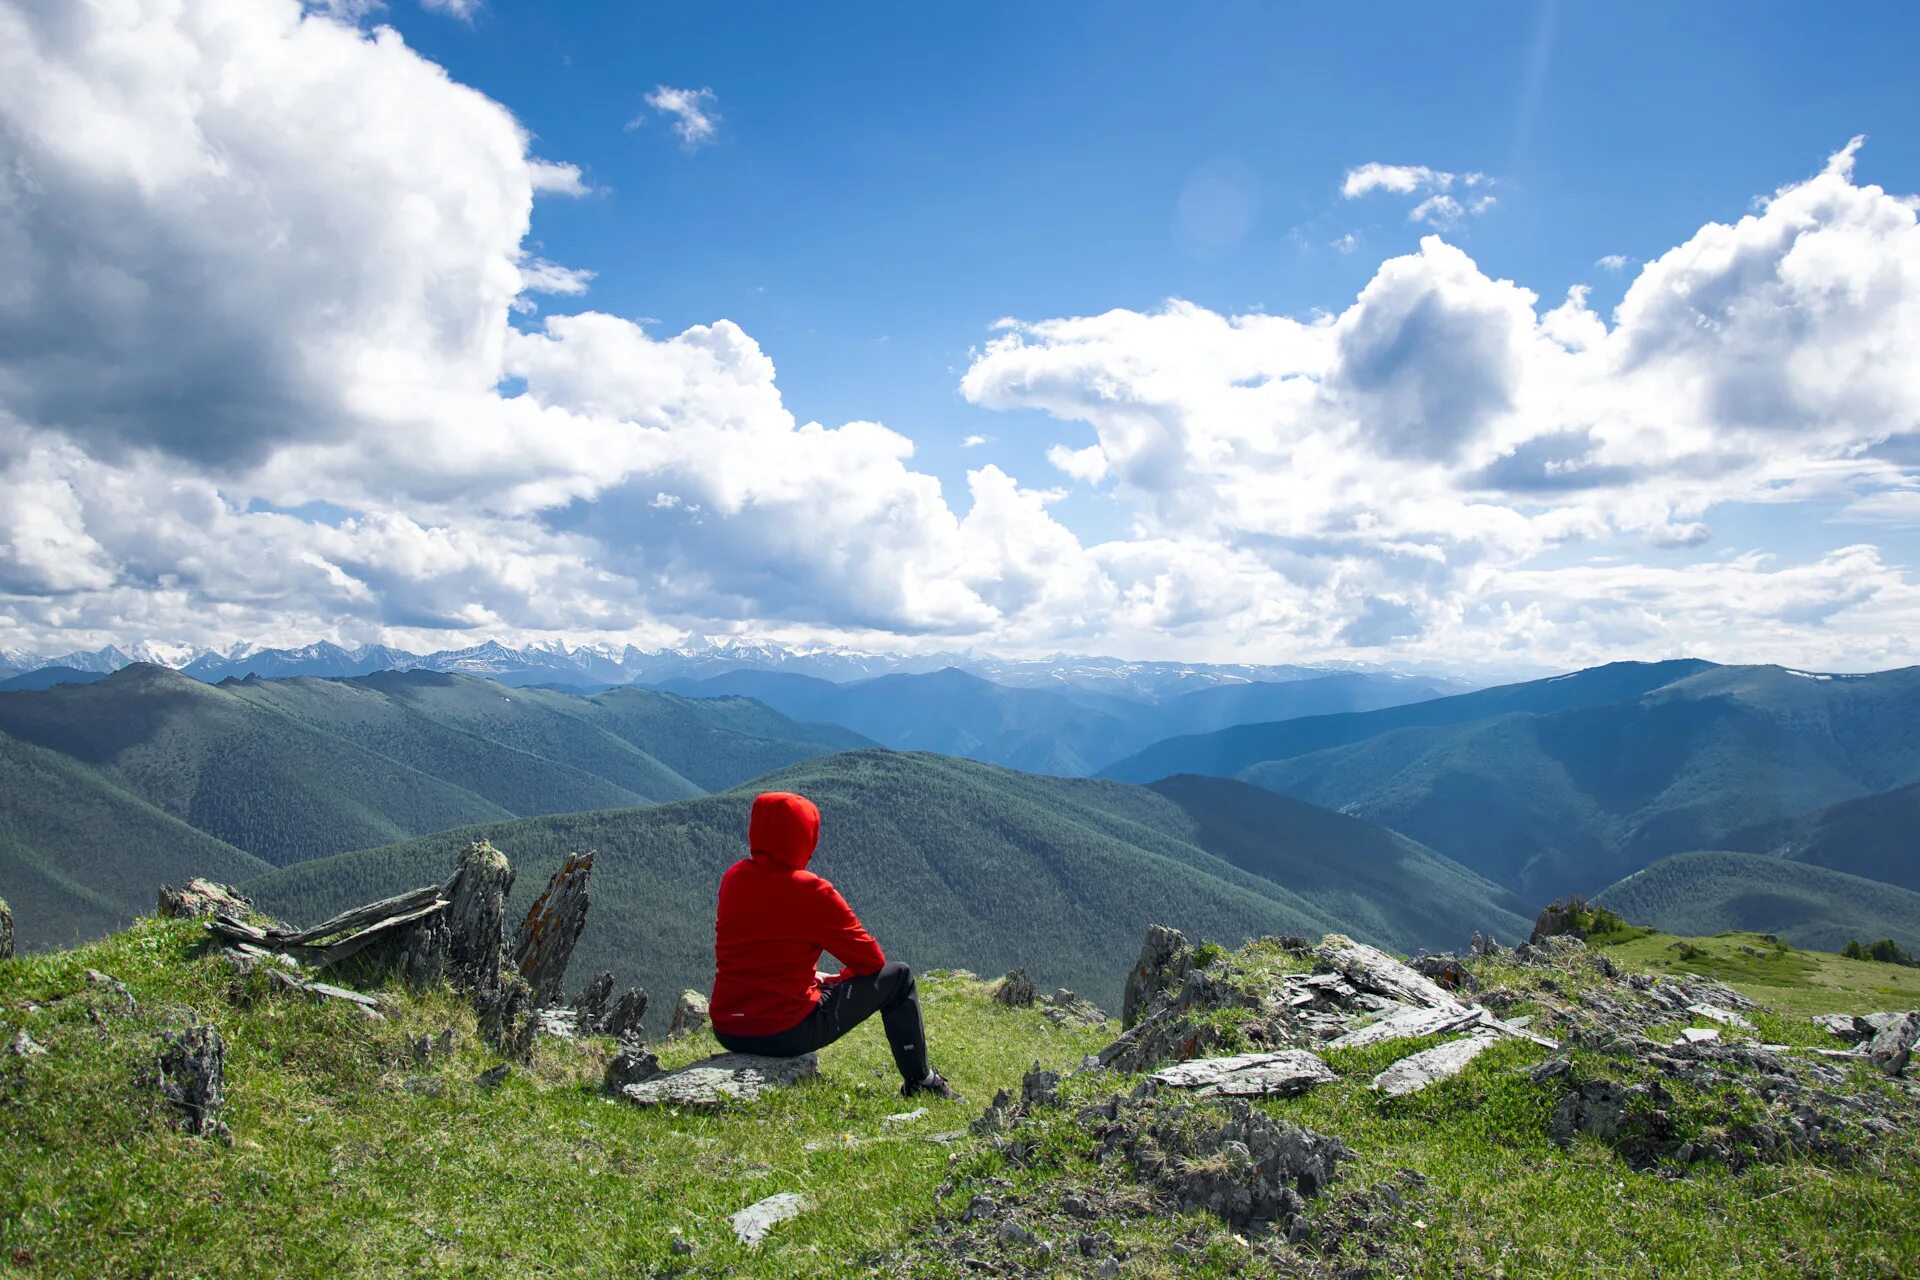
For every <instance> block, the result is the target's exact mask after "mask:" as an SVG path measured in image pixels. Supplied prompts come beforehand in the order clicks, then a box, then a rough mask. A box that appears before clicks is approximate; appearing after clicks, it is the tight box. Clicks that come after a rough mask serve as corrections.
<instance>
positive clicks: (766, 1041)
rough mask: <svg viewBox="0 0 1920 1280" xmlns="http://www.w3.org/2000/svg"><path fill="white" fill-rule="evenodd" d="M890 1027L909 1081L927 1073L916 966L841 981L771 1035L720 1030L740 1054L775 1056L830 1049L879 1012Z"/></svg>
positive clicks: (888, 967) (890, 968)
mask: <svg viewBox="0 0 1920 1280" xmlns="http://www.w3.org/2000/svg"><path fill="white" fill-rule="evenodd" d="M876 1013H878V1014H879V1015H880V1021H881V1025H883V1026H884V1027H885V1028H886V1032H887V1044H888V1046H889V1047H890V1048H891V1049H892V1050H893V1064H894V1066H896V1067H898V1068H899V1069H900V1077H901V1079H903V1080H905V1081H906V1082H907V1083H908V1084H918V1083H920V1082H921V1081H923V1080H925V1079H926V1078H927V1074H928V1072H927V1038H926V1029H925V1026H924V1024H923V1023H922V1021H921V1017H920V992H919V988H917V987H916V986H915V985H914V981H913V970H911V969H909V968H907V966H906V965H904V964H896V963H888V964H886V965H884V966H882V967H881V969H880V971H879V972H878V973H870V974H867V975H866V976H865V977H860V978H848V979H847V980H846V981H845V982H836V983H834V984H833V985H832V986H830V987H828V988H827V989H826V990H825V991H824V992H822V993H821V996H820V1003H819V1004H818V1005H816V1006H815V1007H814V1010H813V1012H812V1013H810V1014H808V1015H807V1016H806V1017H805V1018H803V1019H801V1021H800V1022H799V1023H798V1024H797V1025H795V1026H793V1027H791V1028H789V1029H788V1030H786V1031H782V1032H780V1033H778V1034H777V1035H771V1036H734V1035H725V1034H720V1033H717V1032H716V1035H717V1038H718V1039H719V1040H720V1043H721V1044H722V1045H723V1046H725V1047H726V1048H728V1049H731V1050H733V1051H734V1052H736V1053H758V1054H764V1055H766V1056H768V1057H774V1058H792V1057H798V1056H799V1055H800V1054H803V1053H812V1052H813V1051H814V1050H816V1049H821V1048H825V1047H826V1046H827V1045H830V1044H832V1043H833V1042H834V1041H836V1040H838V1039H839V1038H840V1037H841V1036H844V1035H846V1034H847V1032H849V1031H851V1030H853V1029H854V1028H855V1027H857V1026H859V1025H860V1024H861V1023H863V1022H865V1021H866V1020H867V1019H868V1018H871V1017H872V1016H873V1015H874V1014H876Z"/></svg>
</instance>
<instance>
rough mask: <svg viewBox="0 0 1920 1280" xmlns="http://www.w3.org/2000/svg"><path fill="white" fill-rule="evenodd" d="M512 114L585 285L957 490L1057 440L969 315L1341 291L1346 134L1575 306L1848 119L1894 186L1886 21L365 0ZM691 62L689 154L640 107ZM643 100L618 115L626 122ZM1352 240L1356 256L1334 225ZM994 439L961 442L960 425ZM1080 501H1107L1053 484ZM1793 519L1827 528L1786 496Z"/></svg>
mask: <svg viewBox="0 0 1920 1280" xmlns="http://www.w3.org/2000/svg"><path fill="white" fill-rule="evenodd" d="M381 16H382V18H383V19H384V20H386V21H390V22H392V23H393V24H394V25H395V26H397V27H398V28H399V29H400V30H401V31H403V32H404V33H405V34H406V37H407V40H408V42H409V43H411V44H413V45H415V46H416V47H418V48H419V49H420V50H422V51H423V52H424V53H426V54H427V55H428V56H430V57H432V58H433V59H434V60H435V61H436V62H439V63H441V64H442V65H444V66H446V67H447V68H448V69H449V70H450V71H451V72H452V73H453V74H454V75H455V76H456V77H457V78H458V79H460V80H462V81H465V82H467V83H470V84H473V85H475V86H476V87H478V88H481V89H483V90H485V91H486V92H487V93H489V94H491V95H492V96H494V97H495V98H497V99H499V100H500V101H502V102H503V103H505V104H507V105H508V106H510V107H511V108H512V109H513V110H514V112H515V113H516V114H517V115H518V116H519V117H520V119H521V120H522V121H523V122H524V123H525V124H526V125H527V127H528V128H529V129H530V130H532V132H533V133H534V134H535V135H536V137H537V139H538V150H540V151H541V152H542V153H543V154H551V155H554V156H559V157H564V158H566V159H568V160H570V161H573V162H575V163H578V164H580V165H581V166H582V167H583V169H584V170H585V171H586V175H587V178H588V180H589V182H591V183H592V184H593V185H594V186H595V187H596V188H599V189H600V194H598V195H596V196H595V197H593V198H590V199H586V200H581V201H577V202H571V203H553V204H546V205H543V206H541V207H540V209H539V211H538V214H537V217H536V221H535V225H534V234H535V236H536V237H537V238H538V240H539V242H540V244H541V246H542V248H543V251H544V252H545V253H546V254H547V256H549V257H553V258H555V259H557V260H559V261H563V262H566V263H569V264H577V265H580V266H586V267H590V268H591V269H593V270H594V271H596V272H598V273H599V274H598V277H597V278H596V279H595V281H594V283H593V288H592V291H591V293H590V295H589V297H590V299H591V302H592V304H593V305H594V306H597V307H603V308H606V309H608V310H611V311H614V312H617V313H619V314H622V315H628V316H647V317H652V318H655V319H657V320H658V321H659V322H660V327H661V328H663V329H666V330H668V331H674V330H678V329H680V328H683V327H685V326H686V325H689V324H698V323H704V322H706V321H708V320H710V319H712V318H713V317H715V316H726V317H729V318H731V319H734V320H737V321H739V323H740V324H741V325H742V326H743V327H744V328H745V329H746V330H747V331H748V332H749V333H751V334H753V335H754V336H755V337H756V338H757V339H758V340H759V342H760V344H761V346H762V347H763V348H764V349H765V350H766V351H767V353H768V354H769V355H770V356H772V357H773V360H774V362H775V364H776V365H777V366H778V367H779V370H780V380H781V384H782V387H783V388H784V390H785V393H786V397H787V401H788V404H789V406H790V407H791V408H792V409H793V410H794V412H795V413H796V414H798V415H800V416H801V417H803V418H808V417H811V418H817V419H819V420H821V421H824V422H842V421H846V420H849V419H854V418H878V419H880V420H881V421H884V422H886V423H888V424H889V425H892V426H895V427H897V428H899V429H900V430H903V431H905V432H907V433H908V434H910V435H911V436H912V437H913V439H914V440H915V442H916V444H918V445H919V446H920V452H919V454H918V455H917V456H918V457H919V458H920V459H921V461H922V462H923V464H924V465H925V466H926V467H927V468H928V469H930V470H932V471H934V472H935V473H936V474H938V475H940V476H941V477H942V479H943V480H944V481H946V482H947V483H948V484H949V485H950V486H953V487H955V488H957V489H960V490H961V491H964V483H963V473H964V471H965V469H966V468H967V467H968V466H970V465H978V464H979V462H981V461H982V460H983V459H984V458H986V457H992V458H996V459H1002V460H1004V461H1005V462H1006V463H1007V465H1009V467H1010V468H1014V469H1017V470H1018V471H1021V472H1038V471H1039V470H1041V469H1042V468H1043V466H1044V464H1043V461H1042V455H1043V453H1044V451H1045V447H1046V445H1047V444H1048V443H1050V442H1051V441H1052V439H1053V438H1054V433H1053V432H1052V431H1050V430H1047V429H1045V428H1044V427H1042V428H1040V429H1038V430H1035V429H1034V425H1033V424H1032V423H1030V422H1025V421H1023V419H1024V418H1025V416H1026V415H1022V414H1011V415H1010V414H1002V413H986V412H982V411H981V410H979V409H978V408H975V407H973V406H970V405H968V404H967V403H966V402H965V401H964V400H963V399H962V398H961V397H960V396H959V395H958V394H957V390H956V387H957V383H958V378H959V374H960V372H961V371H962V370H964V368H965V367H966V364H967V361H968V352H969V351H970V350H971V349H973V348H974V347H976V346H978V345H979V344H980V343H981V342H982V341H983V340H984V338H985V336H986V334H987V328H988V326H989V325H990V324H991V323H992V322H993V321H994V320H996V319H998V318H999V317H1002V316H1008V315H1012V316H1018V317H1022V318H1033V319H1037V318H1041V317H1046V316H1060V315H1081V314H1088V313H1097V312H1100V311H1105V310H1107V309H1109V308H1112V307H1132V308H1139V309H1148V308H1152V307H1154V306H1156V305H1158V304H1159V303H1160V302H1161V301H1163V300H1164V299H1166V298H1169V297H1180V298H1185V299H1190V300H1192V301H1195V302H1198V303H1200V304H1202V305H1205V306H1207V307H1210V308H1212V309H1215V310H1220V311H1227V312H1234V313H1238V312H1243V311H1250V310H1266V311H1271V312H1276V313H1293V314H1299V313H1305V312H1308V311H1310V310H1312V309H1314V308H1316V307H1318V308H1327V309H1337V308H1339V307H1342V306H1344V305H1346V304H1347V303H1349V302H1350V301H1351V300H1352V299H1353V297H1354V295H1355V294H1356V293H1358V292H1359V290H1360V288H1361V287H1362V286H1363V285H1365V283H1366V282H1367V280H1368V278H1369V277H1370V276H1371V275H1372V274H1373V271H1374V269H1375V268H1376V267H1377V266H1378V265H1379V262H1380V260H1381V259H1382V258H1384V257H1388V256H1391V255H1393V254H1398V253H1404V252H1407V251H1409V250H1411V249H1412V248H1413V247H1414V246H1415V245H1416V243H1417V242H1418V239H1419V237H1420V235H1421V234H1423V233H1425V232H1427V231H1428V230H1429V228H1426V227H1424V226H1416V225H1412V224H1410V223H1408V221H1407V220H1406V216H1405V205H1404V203H1402V202H1395V201H1388V200H1377V199H1376V200H1363V201H1359V202H1350V201H1346V200H1343V199H1341V197H1340V194H1339V189H1340V183H1341V178H1342V175H1343V174H1344V173H1345V172H1346V171H1347V170H1348V169H1349V168H1351V167H1353V166H1354V165H1357V164H1361V163H1364V162H1366V161H1369V160H1374V161H1381V162H1385V163H1391V164H1424V165H1429V166H1433V167H1436V168H1444V169H1451V170H1456V171H1460V172H1466V171H1480V172H1484V173H1487V174H1489V175H1491V176H1493V177H1494V179H1495V181H1496V182H1497V183H1498V187H1497V192H1498V200H1499V203H1498V205H1497V206H1496V208H1495V210H1494V211H1492V212H1490V213H1489V214H1488V215H1487V216H1485V217H1484V218H1480V219H1475V220H1474V221H1473V222H1472V223H1471V225H1467V226H1463V227H1461V228H1460V229H1459V230H1458V231H1457V232H1456V233H1454V234H1453V236H1452V237H1451V238H1454V239H1457V240H1458V241H1459V242H1460V243H1461V244H1463V245H1466V246H1468V247H1469V248H1470V251H1471V252H1472V254H1473V255H1474V257H1475V259H1476V260H1477V261H1478V262H1479V263H1480V265H1481V266H1482V268H1483V269H1485V270H1486V271H1487V272H1488V273H1489V274H1492V275H1495V276H1498V277H1506V278H1510V279H1513V280H1515V281H1517V282H1519V283H1520V284H1523V285H1525V286H1527V287H1529V288H1531V289H1533V290H1535V291H1536V292H1538V293H1540V294H1541V295H1542V296H1543V297H1546V298H1554V297H1557V296H1559V295H1560V294H1561V293H1563V292H1564V291H1565V289H1566V288H1567V286H1569V285H1572V284H1576V283H1581V282H1586V283H1588V284H1591V285H1592V286H1593V289H1594V301H1595V304H1596V305H1597V306H1599V307H1601V308H1602V309H1604V308H1606V307H1609V306H1611V305H1612V304H1613V303H1614V302H1616V301H1617V300H1618V298H1619V296H1620V294H1621V292H1622V291H1623V290H1624V288H1625V286H1626V283H1627V281H1628V279H1630V276H1629V275H1628V274H1626V273H1610V272H1607V271H1605V270H1601V269H1598V268H1596V266H1595V265H1594V264H1595V262H1596V261H1597V260H1598V259H1600V258H1602V257H1605V256H1607V255H1609V254H1624V255H1627V256H1628V257H1630V258H1635V259H1642V258H1646V257H1651V256H1654V255H1657V254H1659V253H1662V252H1664V251H1665V250H1667V249H1669V248H1671V247H1672V246H1673V245H1675V244H1677V243H1679V242H1680V241H1681V240H1682V239H1684V238H1685V237H1686V236H1687V235H1688V234H1690V233H1691V232H1692V231H1693V230H1694V229H1696V228H1698V227H1699V226H1700V225H1701V224H1702V223H1705V222H1708V221H1711V220H1715V219H1719V220H1729V219H1731V218H1734V217H1737V216H1738V215H1739V214H1741V213H1744V212H1746V211H1747V209H1748V208H1749V206H1750V205H1751V203H1752V201H1753V199H1754V197H1755V196H1756V195H1758V194H1762V193H1766V192H1770V191H1772V190H1773V189H1774V188H1775V187H1777V186H1779V185H1781V184H1782V183H1785V182H1787V181H1790V180H1793V179H1796V178H1799V177H1802V176H1804V175H1806V174H1807V173H1810V172H1812V171H1813V170H1814V169H1816V168H1817V167H1818V165H1819V164H1820V162H1821V161H1822V160H1823V159H1824V158H1825V157H1826V156H1827V155H1828V154H1829V153H1831V152H1832V151H1834V150H1835V149H1837V148H1838V147H1839V146H1841V145H1842V144H1843V143H1845V142H1846V140H1847V139H1848V138H1849V137H1852V136H1853V135H1855V134H1859V133H1865V134H1867V135H1868V136H1869V140H1870V147H1869V149H1868V150H1867V151H1866V153H1865V158H1864V160H1863V165H1864V167H1865V169H1866V171H1867V174H1868V176H1869V177H1873V178H1876V179H1878V180H1882V181H1885V182H1889V183H1891V184H1892V185H1893V186H1895V187H1896V188H1897V189H1902V190H1906V189H1912V188H1914V187H1915V186H1916V185H1920V184H1916V183H1915V182H1913V181H1906V182H1905V183H1904V184H1903V183H1902V182H1901V179H1902V178H1906V177H1908V176H1909V175H1916V174H1920V137H1917V136H1916V135H1915V133H1914V130H1913V128H1912V120H1913V118H1914V113H1915V110H1916V109H1917V108H1920V100H1917V99H1916V94H1915V91H1914V89H1913V86H1912V80H1911V73H1912V67H1913V60H1914V58H1915V56H1916V54H1920V11H1916V10H1914V9H1913V8H1912V7H1911V6H1905V5H1879V6H1875V5H1866V6H1860V7H1857V8H1853V9H1852V10H1850V15H1849V20H1847V21H1833V20H1828V19H1826V18H1824V17H1816V16H1813V15H1810V14H1809V13H1808V11H1806V10H1804V9H1801V8H1799V7H1797V6H1791V5H1776V4H1761V5H1746V4H1739V5H1734V4H1700V5H1674V4H1665V3H1655V4H1649V3H1623V4H1608V5H1579V4H1540V5H1528V4H1487V5H1461V6H1439V5H1410V4H1387V5H1323V6H1304V5H1278V4H1266V3H1228V4H1208V5H1197V6H1179V7H1177V8H1175V7H1169V6H1166V5H1158V4H1140V3H1136V4H1112V5H1028V4H998V5H995V4H989V5H970V6H964V7H963V6H827V7H821V6H809V5H788V4H746V5H732V6H727V7H726V8H725V9H724V10H722V9H718V8H712V7H694V8H684V7H674V6H657V5H632V4H623V3H569V4H566V5H559V6H556V5H536V4H513V3H502V2H500V0H494V2H493V3H492V4H491V5H490V6H489V7H487V8H483V9H481V10H479V11H477V13H476V14H475V15H474V18H473V20H472V22H471V24H470V25H467V24H461V23H458V22H448V21H447V20H446V19H445V18H444V17H443V16H441V15H437V14H433V13H427V12H423V11H421V10H419V9H417V8H414V7H411V6H408V5H405V4H398V3H397V4H395V5H394V6H393V7H392V8H391V9H390V10H389V11H387V12H386V13H384V14H382V15H381ZM656 84H671V85H685V86H697V87H705V88H711V89H712V90H713V92H714V95H715V98H716V100H717V108H716V109H717V111H718V112H719V114H720V116H721V117H722V119H721V123H720V129H719V133H718V136H717V137H716V138H715V140H714V141H713V142H712V143H711V144H709V145H707V146H704V147H702V148H701V149H699V150H698V151H695V152H693V153H691V154H689V153H687V152H686V151H684V150H683V149H682V148H681V147H680V146H679V144H678V143H677V142H676V140H675V138H674V136H673V134H672V132H671V130H670V128H668V127H667V123H666V122H665V121H664V120H662V119H660V118H658V117H657V116H656V115H654V113H651V112H649V111H648V110H647V108H646V107H645V105H644V101H643V98H644V95H645V93H646V92H647V91H648V90H649V89H651V88H652V87H653V86H654V85H656ZM642 116H645V117H650V118H651V121H652V122H651V124H650V125H647V126H642V127H641V128H638V129H635V130H632V131H628V130H626V129H625V128H624V127H623V126H625V125H626V123H627V122H628V121H630V120H632V119H634V118H636V117H642ZM1220 166H1231V167H1232V170H1234V171H1237V172H1238V173H1239V174H1240V175H1242V176H1243V177H1244V179H1245V182H1246V186H1247V188H1248V197H1249V200H1248V204H1249V206H1250V207H1249V210H1248V213H1249V220H1248V223H1247V226H1246V229H1245V232H1244V234H1243V235H1242V236H1240V237H1239V238H1238V239H1237V240H1235V241H1233V242H1232V243H1230V244H1218V243H1213V244H1209V243H1203V242H1200V241H1198V240H1196V238H1195V237H1194V236H1192V235H1191V234H1187V233H1185V232H1184V231H1183V228H1182V226H1181V222H1180V217H1179V212H1180V206H1181V197H1182V195H1183V192H1185V190H1186V189H1187V187H1188V184H1189V183H1190V182H1193V181H1195V180H1196V179H1202V180H1204V178H1205V177H1206V175H1207V174H1208V173H1210V172H1212V171H1214V170H1215V169H1216V168H1218V167H1220ZM1348 233H1353V234H1355V235H1357V236H1358V237H1359V241H1360V243H1359V246H1358V247H1357V248H1355V249H1354V250H1353V251H1352V252H1349V253H1341V252H1339V251H1337V250H1335V249H1334V248H1333V247H1332V242H1333V241H1335V240H1336V239H1338V238H1339V237H1340V236H1343V235H1346V234H1348ZM972 434H986V435H992V436H994V437H995V443H994V445H993V446H991V447H989V448H987V449H985V450H984V451H983V452H974V451H963V450H961V449H960V447H959V443H960V441H961V440H962V439H964V438H965V437H966V436H968V435H972ZM1073 514H1074V516H1075V517H1076V519H1077V520H1080V521H1084V522H1086V524H1087V526H1088V527H1100V528H1111V527H1115V526H1116V524H1117V522H1119V521H1121V520H1122V519H1123V518H1124V513H1123V512H1122V511H1121V510H1120V509H1119V508H1118V507H1117V506H1116V505H1115V504H1114V503H1111V502H1106V501H1095V500H1087V498H1086V496H1085V495H1082V496H1081V500H1080V503H1079V508H1078V509H1076V510H1074V512H1073ZM1793 532H1794V536H1795V537H1796V539H1804V543H1803V545H1805V546H1808V547H1812V546H1818V545H1833V544H1836V543H1837V542H1841V541H1847V540H1850V538H1849V536H1848V534H1847V532H1846V531H1844V530H1841V531H1834V530H1831V529H1829V528H1826V527H1824V526H1823V525H1821V524H1820V523H1819V522H1818V521H1812V520H1808V521H1796V522H1794V530H1793Z"/></svg>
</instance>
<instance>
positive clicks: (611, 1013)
mask: <svg viewBox="0 0 1920 1280" xmlns="http://www.w3.org/2000/svg"><path fill="white" fill-rule="evenodd" d="M646 1016H647V993H646V992H645V991H644V990H642V989H641V988H639V987H628V988H627V989H626V990H625V991H623V992H621V993H620V998H619V999H618V1000H615V1001H614V1002H613V1008H611V1009H609V1010H607V1015H606V1017H604V1018H602V1019H600V1022H599V1024H598V1025H597V1026H596V1027H595V1028H594V1029H595V1030H596V1031H597V1032H598V1033H599V1034H601V1035H603V1036H612V1037H613V1038H614V1039H615V1040H624V1039H626V1038H627V1037H629V1036H637V1035H639V1034H640V1023H641V1021H642V1020H643V1019H645V1018H646Z"/></svg>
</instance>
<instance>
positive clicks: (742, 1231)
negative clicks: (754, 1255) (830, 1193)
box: [727, 1191, 808, 1249]
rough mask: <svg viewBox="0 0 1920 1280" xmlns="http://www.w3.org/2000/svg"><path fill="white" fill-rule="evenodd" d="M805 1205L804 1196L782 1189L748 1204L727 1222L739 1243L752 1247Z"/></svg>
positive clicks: (802, 1209) (805, 1207)
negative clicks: (755, 1202) (756, 1202)
mask: <svg viewBox="0 0 1920 1280" xmlns="http://www.w3.org/2000/svg"><path fill="white" fill-rule="evenodd" d="M807 1207H808V1205H807V1198H806V1197H805V1196H803V1195H800V1194H799V1193H798V1192H794V1191H782V1192H780V1193H779V1194H778V1195H771V1196H768V1197H767V1198H766V1199H765V1200H762V1201H760V1202H759V1203H758V1204H751V1205H748V1206H747V1207H746V1208H744V1209H742V1210H741V1211H740V1212H738V1213H736V1214H734V1215H733V1216H732V1217H731V1218H729V1219H727V1222H728V1223H729V1224H730V1225H731V1226H732V1227H733V1234H734V1235H735V1236H736V1237H737V1238H738V1239H739V1241H740V1243H741V1244H744V1245H746V1246H747V1247H748V1248H749V1249H752V1248H755V1247H757V1246H758V1245H759V1243H760V1242H761V1241H762V1240H765V1239H766V1238H767V1232H769V1231H771V1230H773V1229H774V1227H776V1226H778V1225H779V1224H780V1223H782V1222H785V1221H787V1220H788V1219H789V1218H797V1217H799V1216H800V1215H801V1214H802V1213H804V1212H805V1211H806V1209H807Z"/></svg>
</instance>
